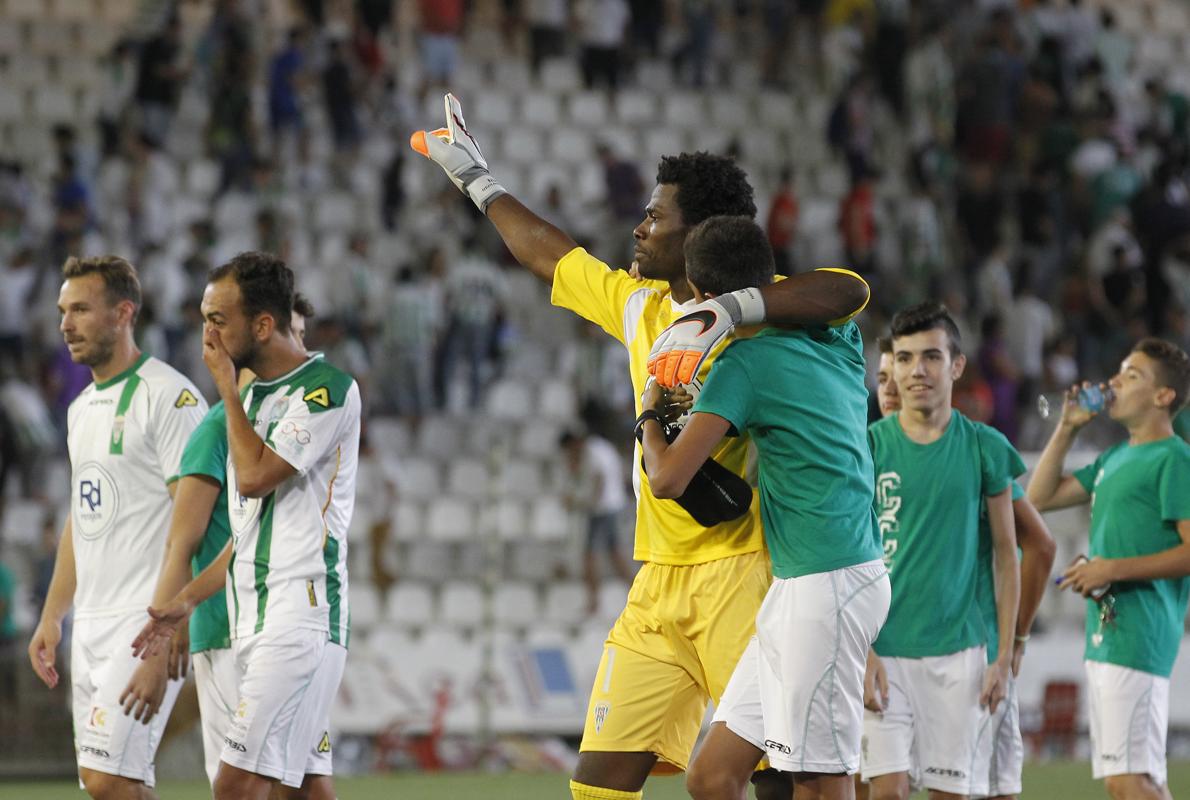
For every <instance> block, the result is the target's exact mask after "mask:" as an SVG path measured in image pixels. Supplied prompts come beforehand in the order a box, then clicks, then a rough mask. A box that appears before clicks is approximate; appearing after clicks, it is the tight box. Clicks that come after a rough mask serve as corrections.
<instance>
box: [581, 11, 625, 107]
mask: <svg viewBox="0 0 1190 800" xmlns="http://www.w3.org/2000/svg"><path fill="white" fill-rule="evenodd" d="M575 16H576V19H577V20H578V30H579V44H580V46H581V47H582V55H581V61H580V64H581V66H582V72H583V84H584V85H585V86H586V87H587V88H588V89H594V88H595V87H596V86H600V85H602V86H604V87H606V88H607V89H609V90H610V91H612V92H615V90H616V89H618V88H619V86H620V66H621V61H622V59H623V52H622V51H623V49H624V37H625V33H626V32H627V29H628V4H627V3H626V2H625V0H579V1H578V3H577V5H576V6H575Z"/></svg>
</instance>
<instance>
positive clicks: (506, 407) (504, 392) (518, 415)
mask: <svg viewBox="0 0 1190 800" xmlns="http://www.w3.org/2000/svg"><path fill="white" fill-rule="evenodd" d="M532 403H533V396H532V394H530V391H529V387H528V386H526V385H525V384H524V383H522V382H518V381H507V380H505V381H499V382H497V383H494V384H492V386H491V387H490V388H489V389H488V394H487V400H486V406H487V411H488V413H489V414H491V415H492V416H494V417H495V418H496V419H498V420H510V419H511V420H522V419H528V418H529V414H530V412H531V409H532Z"/></svg>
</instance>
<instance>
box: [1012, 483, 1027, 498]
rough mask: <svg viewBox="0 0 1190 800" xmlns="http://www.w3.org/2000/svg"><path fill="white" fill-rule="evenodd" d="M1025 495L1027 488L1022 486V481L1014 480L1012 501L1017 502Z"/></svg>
mask: <svg viewBox="0 0 1190 800" xmlns="http://www.w3.org/2000/svg"><path fill="white" fill-rule="evenodd" d="M1024 496H1025V490H1024V489H1023V488H1022V487H1021V482H1020V481H1013V482H1012V502H1014V503H1015V502H1016V501H1017V500H1020V499H1021V498H1022V497H1024Z"/></svg>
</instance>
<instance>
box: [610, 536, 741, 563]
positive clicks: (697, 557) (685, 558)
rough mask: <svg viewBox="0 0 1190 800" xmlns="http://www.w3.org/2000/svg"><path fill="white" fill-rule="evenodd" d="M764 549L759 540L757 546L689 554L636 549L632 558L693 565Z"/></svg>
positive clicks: (649, 561) (651, 561) (648, 561)
mask: <svg viewBox="0 0 1190 800" xmlns="http://www.w3.org/2000/svg"><path fill="white" fill-rule="evenodd" d="M763 550H764V542H757V543H756V545H755V546H749V547H741V548H738V549H731V550H714V551H710V552H706V551H695V552H693V553H689V554H684V553H683V554H679V553H655V552H649V551H646V550H640V549H634V550H633V551H632V558H633V559H634V560H636V561H643V562H646V563H649V564H662V565H664V566H667V567H692V566H695V565H697V564H707V563H710V562H711V561H722V560H723V559H725V558H733V557H735V556H746V555H749V554H751V553H759V552H761V551H763Z"/></svg>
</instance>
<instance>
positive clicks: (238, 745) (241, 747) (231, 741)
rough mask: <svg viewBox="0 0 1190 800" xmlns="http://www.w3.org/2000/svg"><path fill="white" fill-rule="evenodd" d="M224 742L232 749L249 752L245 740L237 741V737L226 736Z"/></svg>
mask: <svg viewBox="0 0 1190 800" xmlns="http://www.w3.org/2000/svg"><path fill="white" fill-rule="evenodd" d="M223 743H224V744H226V745H227V746H228V747H230V748H231V749H232V750H236V751H238V752H240V753H247V752H248V748H247V747H245V746H244V743H243V742H237V741H236V740H235V739H233V738H231V737H230V736H224V737H223Z"/></svg>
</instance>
